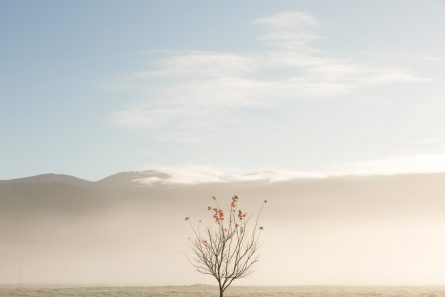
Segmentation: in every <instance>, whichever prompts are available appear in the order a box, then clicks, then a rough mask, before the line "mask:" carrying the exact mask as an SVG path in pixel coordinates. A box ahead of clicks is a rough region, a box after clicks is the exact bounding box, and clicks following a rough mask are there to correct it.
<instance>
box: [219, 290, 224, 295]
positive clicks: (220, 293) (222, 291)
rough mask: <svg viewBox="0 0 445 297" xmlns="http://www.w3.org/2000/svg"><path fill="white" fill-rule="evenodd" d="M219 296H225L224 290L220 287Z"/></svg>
mask: <svg viewBox="0 0 445 297" xmlns="http://www.w3.org/2000/svg"><path fill="white" fill-rule="evenodd" d="M219 297H224V290H223V289H222V288H219Z"/></svg>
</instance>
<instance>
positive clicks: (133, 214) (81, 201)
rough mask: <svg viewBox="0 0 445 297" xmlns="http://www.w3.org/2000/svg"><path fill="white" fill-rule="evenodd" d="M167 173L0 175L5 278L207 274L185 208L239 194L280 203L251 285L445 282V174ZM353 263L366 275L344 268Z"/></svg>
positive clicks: (183, 278) (155, 278)
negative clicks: (181, 178) (194, 256)
mask: <svg viewBox="0 0 445 297" xmlns="http://www.w3.org/2000/svg"><path fill="white" fill-rule="evenodd" d="M167 177H168V174H165V173H162V172H156V171H149V172H139V173H138V172H131V173H119V174H116V175H113V176H110V177H108V178H105V179H103V180H100V181H97V182H89V181H84V180H80V179H77V178H75V177H71V176H64V175H41V176H36V177H30V178H23V179H17V180H11V181H2V182H0V263H1V265H0V282H1V283H17V282H18V281H19V279H20V270H22V280H23V282H40V283H67V282H68V283H112V282H117V283H148V284H169V283H172V284H173V283H198V282H205V281H206V280H207V279H208V278H206V277H202V276H199V275H198V274H195V273H193V271H192V268H191V267H189V264H188V263H187V260H186V258H185V256H184V255H183V252H184V251H187V247H186V245H187V240H186V238H187V236H189V234H190V231H189V229H188V226H187V225H186V224H185V223H184V217H185V216H191V217H192V218H193V219H197V218H206V217H207V216H208V213H207V210H206V209H207V206H208V205H209V204H210V199H209V197H210V196H211V195H216V196H217V197H220V198H221V199H224V198H227V199H228V198H229V197H230V196H231V195H232V194H233V193H236V194H238V195H239V196H240V198H241V201H240V202H241V203H240V205H241V206H243V205H244V206H246V209H247V210H248V211H249V212H251V211H254V210H256V209H257V208H258V207H259V206H260V204H261V202H262V201H263V200H264V199H267V200H268V201H269V203H268V208H267V209H266V210H265V212H264V216H263V219H264V220H263V223H264V227H265V232H264V237H263V244H262V262H261V263H260V265H259V266H258V269H257V273H256V274H255V277H254V278H252V279H251V280H250V282H249V280H247V281H246V282H245V283H254V284H263V283H264V282H266V283H271V284H277V285H280V284H307V283H308V282H311V283H322V284H324V283H326V284H341V283H348V284H351V283H352V284H363V283H364V284H369V283H370V282H371V283H379V284H386V283H400V284H404V283H409V282H410V281H411V280H412V279H417V280H418V279H421V280H425V281H428V282H430V283H431V282H433V283H434V282H437V283H439V282H444V281H445V263H439V262H438V255H440V254H442V253H443V250H444V249H445V235H444V234H445V233H444V230H445V220H444V218H445V216H444V214H445V187H444V186H443V185H445V175H443V174H429V175H396V176H375V177H353V176H350V177H349V176H347V177H335V178H324V179H299V180H292V181H286V182H274V183H271V182H267V181H258V180H256V181H250V182H249V181H244V182H225V183H201V184H189V185H184V184H174V183H164V182H162V180H163V179H166V178H167ZM145 178H149V179H150V178H151V179H152V180H151V181H153V182H151V183H148V184H147V183H145V184H144V183H141V179H145ZM277 251H279V253H278V254H277ZM20 263H22V264H20ZM383 263H384V264H385V265H386V267H391V269H389V270H388V269H387V270H385V271H382V270H381V269H380V267H381V265H382V264H383ZM20 267H21V268H20ZM351 271H356V273H354V275H355V278H353V279H351V278H350V277H349V278H346V277H344V275H346V274H347V273H346V272H349V275H350V272H351ZM277 275H278V276H279V278H277ZM413 284H414V283H413Z"/></svg>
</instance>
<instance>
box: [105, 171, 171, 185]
mask: <svg viewBox="0 0 445 297" xmlns="http://www.w3.org/2000/svg"><path fill="white" fill-rule="evenodd" d="M169 177H170V176H169V175H168V174H166V173H163V172H161V171H157V170H147V171H127V172H119V173H116V174H113V175H110V176H107V177H105V178H103V179H101V180H99V181H97V182H96V183H99V184H115V185H116V184H128V183H132V182H134V181H137V180H141V179H146V178H156V179H159V180H163V179H166V178H169Z"/></svg>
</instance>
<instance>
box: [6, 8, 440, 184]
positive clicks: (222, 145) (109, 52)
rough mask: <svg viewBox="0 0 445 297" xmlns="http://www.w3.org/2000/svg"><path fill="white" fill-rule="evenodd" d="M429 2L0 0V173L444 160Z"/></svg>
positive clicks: (435, 27) (360, 166)
mask: <svg viewBox="0 0 445 297" xmlns="http://www.w3.org/2000/svg"><path fill="white" fill-rule="evenodd" d="M444 19H445V2H443V1H439V0H437V1H433V0H428V1H396V0H394V1H383V0H381V1H379V0H377V1H346V0H344V1H335V2H334V1H264V0H256V1H223V2H216V1H129V2H128V1H38V2H36V1H0V43H1V46H0V141H1V142H0V143H1V145H0V179H11V178H17V177H23V176H30V175H35V174H41V173H48V172H55V173H65V174H71V175H75V176H78V177H81V178H85V179H90V180H97V179H100V178H103V177H105V176H107V175H110V174H113V173H116V172H119V171H127V170H145V169H153V168H168V169H169V170H173V171H174V170H179V171H180V170H188V171H197V172H202V171H205V172H209V171H214V170H217V171H218V172H220V171H221V170H222V171H224V172H225V171H237V172H238V171H243V172H244V171H245V172H247V171H256V170H277V171H281V172H293V173H295V172H303V173H307V174H314V173H316V174H318V173H323V174H326V173H327V174H339V173H340V174H341V173H359V174H370V173H371V174H381V173H394V172H442V171H445V138H444V136H445V134H444V133H445V129H444V127H445V126H444V125H443V123H444V118H445V100H444V95H445V90H444V89H443V83H444V81H445V70H444V69H445V67H444V66H445V59H444V58H445V56H444V54H443V53H444V52H445V41H444V39H443V36H445V26H443V20H444Z"/></svg>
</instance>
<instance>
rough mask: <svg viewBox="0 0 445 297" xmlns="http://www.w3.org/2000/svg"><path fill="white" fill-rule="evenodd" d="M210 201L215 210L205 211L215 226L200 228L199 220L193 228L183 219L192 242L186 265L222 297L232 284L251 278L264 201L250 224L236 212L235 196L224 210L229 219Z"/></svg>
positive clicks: (239, 212) (217, 205)
mask: <svg viewBox="0 0 445 297" xmlns="http://www.w3.org/2000/svg"><path fill="white" fill-rule="evenodd" d="M212 199H213V203H214V207H212V206H209V207H208V208H207V209H208V211H209V212H211V213H212V214H213V221H214V223H212V224H208V225H207V226H204V227H202V226H201V225H202V222H201V220H199V222H198V223H197V226H196V227H195V226H194V225H193V224H192V222H191V220H190V217H187V218H185V220H186V221H188V222H189V223H190V226H191V228H192V230H193V234H194V238H189V239H190V241H191V249H192V252H193V257H192V258H189V261H190V263H191V264H192V265H193V266H194V267H195V269H196V270H197V271H198V272H200V273H203V274H208V275H211V276H213V277H214V278H215V279H216V280H217V282H218V288H219V296H220V297H223V296H224V292H225V291H226V289H227V288H228V287H229V286H230V285H231V284H232V282H233V281H234V280H236V279H239V278H243V277H246V276H248V275H249V274H251V273H252V272H253V270H252V269H253V267H254V265H255V263H257V262H258V242H259V238H260V235H261V231H262V230H263V227H259V226H258V220H259V218H260V215H261V212H262V210H263V207H264V205H265V204H266V203H267V200H264V203H263V204H262V206H261V208H260V210H259V211H258V213H257V215H256V217H254V219H255V221H254V222H250V220H251V218H252V217H250V216H247V213H245V212H244V211H242V210H241V209H239V208H238V200H239V198H238V196H236V195H235V196H233V197H232V200H231V202H230V205H229V206H228V207H227V209H226V210H227V212H228V215H226V214H225V213H224V210H223V209H221V207H220V206H219V204H218V201H217V199H216V197H214V196H212ZM249 223H250V224H249ZM252 223H253V224H252Z"/></svg>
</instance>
